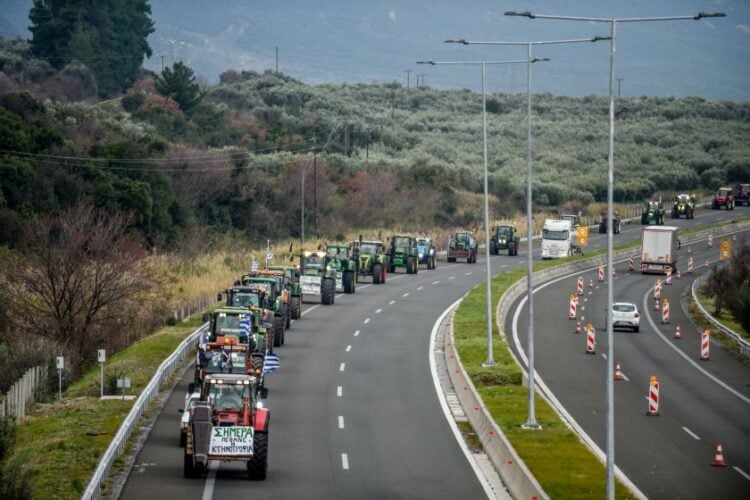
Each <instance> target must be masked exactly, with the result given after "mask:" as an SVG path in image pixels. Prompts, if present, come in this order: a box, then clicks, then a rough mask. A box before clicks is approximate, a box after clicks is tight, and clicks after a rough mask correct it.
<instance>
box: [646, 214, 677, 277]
mask: <svg viewBox="0 0 750 500" xmlns="http://www.w3.org/2000/svg"><path fill="white" fill-rule="evenodd" d="M641 231H642V236H641V273H644V274H646V273H652V274H667V269H672V272H673V273H674V272H676V271H677V249H678V248H679V247H678V243H677V228H676V227H674V226H648V227H644V228H643V229H642V230H641Z"/></svg>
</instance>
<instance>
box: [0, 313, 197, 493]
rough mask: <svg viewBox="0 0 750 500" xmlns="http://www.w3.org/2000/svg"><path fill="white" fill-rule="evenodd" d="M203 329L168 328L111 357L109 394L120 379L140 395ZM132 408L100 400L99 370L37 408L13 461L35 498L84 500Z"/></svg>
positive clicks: (191, 325) (22, 429) (189, 324)
mask: <svg viewBox="0 0 750 500" xmlns="http://www.w3.org/2000/svg"><path fill="white" fill-rule="evenodd" d="M200 324H201V322H200V320H199V318H193V319H191V320H189V321H185V322H183V323H180V324H179V325H176V326H171V327H165V328H163V329H161V330H159V331H158V332H156V333H155V334H153V335H150V336H148V337H145V338H144V339H142V340H139V341H138V342H136V343H135V344H133V345H132V346H130V347H128V348H127V349H124V350H122V351H120V352H118V353H116V354H114V355H112V356H111V357H110V358H109V359H108V361H107V363H106V365H105V388H106V378H107V376H108V374H109V375H112V374H114V373H117V374H118V375H121V376H124V377H128V378H130V380H131V384H132V387H131V388H130V389H129V393H130V394H138V393H140V391H141V390H142V389H143V388H144V387H145V386H146V384H147V383H148V381H149V380H150V379H151V377H153V375H154V373H155V371H156V368H157V367H158V366H159V365H160V364H161V362H162V361H163V360H164V359H165V358H166V357H167V356H169V354H171V353H172V352H173V351H174V350H175V348H176V347H177V346H178V345H179V343H180V342H182V340H183V339H184V338H185V337H187V336H188V335H189V334H190V333H191V332H193V331H194V330H195V329H196V328H197V327H198V326H200ZM105 391H106V389H105ZM132 405H133V401H122V400H106V401H100V400H99V368H98V366H97V367H95V368H92V369H91V370H89V371H88V372H87V373H86V374H85V375H84V376H83V377H82V378H81V379H80V380H78V381H76V382H75V383H74V384H72V385H70V387H68V389H67V390H66V391H65V392H63V400H62V401H61V402H54V403H50V404H37V405H35V407H34V409H33V411H32V412H31V413H30V414H29V416H27V417H26V418H25V419H24V421H23V423H22V425H20V426H19V427H18V437H17V442H16V447H15V450H14V454H13V457H12V460H18V461H19V462H21V463H24V464H25V467H26V468H27V469H30V470H31V471H32V473H33V479H32V487H33V490H34V498H40V499H47V498H55V499H57V500H61V499H68V498H70V499H75V498H79V497H80V496H81V493H82V492H83V490H84V488H86V485H87V484H88V481H89V478H90V477H91V474H92V473H93V471H94V469H95V467H96V464H97V463H98V461H99V457H100V456H101V455H102V454H103V453H104V451H105V450H106V448H107V446H109V443H110V441H111V440H112V438H113V436H114V435H115V433H116V432H117V429H119V427H120V424H121V423H122V421H123V420H124V418H125V416H126V415H127V414H128V412H129V411H130V408H131V407H132Z"/></svg>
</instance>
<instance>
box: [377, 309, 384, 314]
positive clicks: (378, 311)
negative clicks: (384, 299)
mask: <svg viewBox="0 0 750 500" xmlns="http://www.w3.org/2000/svg"><path fill="white" fill-rule="evenodd" d="M382 311H383V310H382V309H378V310H377V311H375V314H380V313H381V312H382Z"/></svg>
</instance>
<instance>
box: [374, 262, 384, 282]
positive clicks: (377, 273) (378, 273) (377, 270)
mask: <svg viewBox="0 0 750 500" xmlns="http://www.w3.org/2000/svg"><path fill="white" fill-rule="evenodd" d="M382 279H383V264H375V265H374V266H372V283H373V284H374V285H380V284H381V280H382Z"/></svg>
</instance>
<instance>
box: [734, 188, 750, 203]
mask: <svg viewBox="0 0 750 500" xmlns="http://www.w3.org/2000/svg"><path fill="white" fill-rule="evenodd" d="M734 204H735V205H750V184H737V185H736V186H734Z"/></svg>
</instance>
